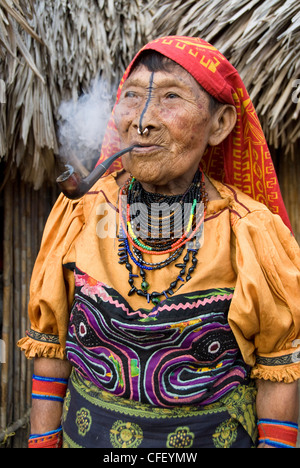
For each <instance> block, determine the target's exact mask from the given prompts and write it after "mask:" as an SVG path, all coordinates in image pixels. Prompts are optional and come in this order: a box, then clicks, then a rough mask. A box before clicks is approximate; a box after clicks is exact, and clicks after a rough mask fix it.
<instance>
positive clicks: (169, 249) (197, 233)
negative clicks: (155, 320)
mask: <svg viewBox="0 0 300 468" xmlns="http://www.w3.org/2000/svg"><path fill="white" fill-rule="evenodd" d="M120 193H121V195H122V197H120V201H119V213H120V235H119V252H118V255H119V257H120V258H119V263H120V264H125V266H126V268H127V270H128V271H129V280H128V282H129V285H130V286H131V289H130V291H129V292H128V295H129V296H131V295H132V294H138V295H139V296H143V297H145V298H146V299H147V301H148V303H149V302H150V301H151V302H152V303H153V304H154V305H158V304H159V302H160V301H161V299H160V298H161V297H162V298H163V299H167V298H168V297H169V296H171V295H173V294H174V292H175V290H176V289H177V285H178V283H179V282H180V283H183V282H186V281H189V280H190V279H191V274H192V273H193V271H194V270H195V268H196V265H197V258H196V256H197V253H198V250H199V248H200V242H199V239H201V236H202V233H203V226H204V217H205V212H206V204H207V194H206V193H205V183H204V175H203V173H201V172H200V171H197V173H196V174H195V177H194V179H193V182H192V184H191V186H190V187H189V189H188V190H187V191H186V192H185V193H184V194H183V195H177V196H171V197H169V196H165V195H160V194H150V193H149V192H146V191H145V190H144V189H143V187H142V186H141V184H140V183H139V182H138V181H136V180H135V178H134V177H131V178H130V179H129V180H128V181H127V182H126V183H125V185H124V187H123V188H122V189H121V192H120ZM124 195H126V200H127V204H126V207H125V206H122V202H123V201H124ZM136 202H138V203H143V206H145V207H146V208H147V214H148V220H149V221H148V227H149V230H150V232H152V230H151V226H152V225H153V224H154V221H155V223H156V227H157V225H161V224H162V223H161V222H162V221H163V219H162V218H161V217H156V218H155V220H154V219H153V216H151V205H152V203H167V204H168V205H169V207H171V206H177V207H178V209H179V210H181V213H182V220H184V219H185V221H186V216H184V215H183V206H184V204H186V203H188V204H189V206H191V208H190V212H189V216H188V221H187V223H185V224H184V226H186V227H185V228H184V229H183V233H182V235H181V236H180V237H179V238H177V239H175V238H174V234H175V230H174V232H173V233H172V235H170V238H168V239H166V238H163V237H161V236H159V238H158V239H157V238H155V240H154V239H153V238H149V237H148V238H146V239H143V241H142V240H141V239H140V238H139V237H138V236H137V234H136V233H135V232H134V227H133V224H134V216H133V215H132V214H131V210H130V208H131V206H132V205H133V204H134V203H136ZM174 204H177V205H174ZM197 206H198V208H199V206H200V207H201V208H202V210H200V213H201V215H200V216H196V207H197ZM198 215H199V213H198ZM175 216H176V213H174V211H171V210H170V215H169V216H168V217H165V218H164V221H168V222H169V226H171V229H173V228H174V218H175ZM199 218H200V219H199ZM156 232H157V231H156ZM159 234H160V235H161V234H162V231H161V230H159ZM185 247H187V253H186V255H185V256H184V258H183V262H182V263H177V264H175V266H176V267H177V268H180V272H179V275H178V276H177V277H176V278H175V280H174V281H172V282H171V283H170V286H169V287H168V288H167V289H166V290H164V291H162V292H156V291H153V292H151V293H150V292H149V288H150V285H149V283H148V282H147V281H146V271H152V270H158V269H162V268H164V267H166V266H167V265H170V264H171V263H172V262H175V261H176V260H177V259H178V258H179V257H180V256H181V255H182V253H183V250H184V249H185ZM147 253H148V254H151V255H165V254H169V257H168V258H167V259H165V260H163V261H161V262H156V263H151V262H147V261H145V260H144V258H143V254H147ZM129 258H130V259H131V260H132V262H133V263H134V264H135V265H136V266H137V267H138V268H139V275H138V274H133V273H132V265H131V263H130V261H129ZM190 260H191V266H190V267H189V268H188V271H186V270H187V264H188V263H189V261H190ZM139 276H140V277H141V280H142V281H141V288H140V289H139V288H137V287H136V286H135V285H134V281H135V278H139ZM184 276H186V277H185V279H184Z"/></svg>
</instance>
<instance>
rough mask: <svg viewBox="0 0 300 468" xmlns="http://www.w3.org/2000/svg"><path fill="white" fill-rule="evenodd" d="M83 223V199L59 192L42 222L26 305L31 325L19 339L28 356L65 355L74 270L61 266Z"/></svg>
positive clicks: (60, 357) (62, 356)
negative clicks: (73, 199)
mask: <svg viewBox="0 0 300 468" xmlns="http://www.w3.org/2000/svg"><path fill="white" fill-rule="evenodd" d="M83 224H84V216H83V202H82V200H80V201H75V202H74V201H70V200H68V199H67V198H66V197H64V196H63V195H60V196H59V198H58V200H57V202H56V204H55V205H54V207H53V209H52V211H51V213H50V216H49V218H48V221H47V223H46V226H45V230H44V234H43V239H42V243H41V248H40V252H39V254H38V257H37V259H36V262H35V266H34V269H33V273H32V277H31V284H30V300H29V306H28V312H29V319H30V324H31V328H30V330H28V331H27V333H26V336H25V337H24V338H22V339H21V340H20V341H19V342H18V346H19V347H20V348H21V349H22V350H23V351H24V352H25V355H26V357H27V358H34V357H50V358H57V359H64V358H65V340H66V334H67V327H68V321H69V312H70V307H71V304H72V301H73V296H74V278H73V272H72V271H70V270H68V269H66V268H65V267H64V266H63V263H64V262H63V259H64V257H65V256H66V255H67V254H68V257H70V258H72V255H70V253H71V252H72V249H73V245H74V241H75V240H76V238H77V236H78V235H79V233H80V232H81V230H82V227H83Z"/></svg>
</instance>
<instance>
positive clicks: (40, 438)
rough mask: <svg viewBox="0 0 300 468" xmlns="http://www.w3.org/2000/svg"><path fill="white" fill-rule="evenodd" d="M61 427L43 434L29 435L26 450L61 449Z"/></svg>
mask: <svg viewBox="0 0 300 468" xmlns="http://www.w3.org/2000/svg"><path fill="white" fill-rule="evenodd" d="M62 441H63V438H62V427H61V426H60V427H59V428H57V429H56V430H53V431H48V432H45V433H43V434H31V435H30V437H29V440H28V448H61V447H62Z"/></svg>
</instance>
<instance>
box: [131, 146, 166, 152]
mask: <svg viewBox="0 0 300 468" xmlns="http://www.w3.org/2000/svg"><path fill="white" fill-rule="evenodd" d="M158 150H161V146H159V145H154V144H147V145H146V144H145V145H141V144H139V145H138V146H135V147H134V148H133V149H132V151H131V153H139V154H145V153H147V154H148V153H152V152H154V151H158Z"/></svg>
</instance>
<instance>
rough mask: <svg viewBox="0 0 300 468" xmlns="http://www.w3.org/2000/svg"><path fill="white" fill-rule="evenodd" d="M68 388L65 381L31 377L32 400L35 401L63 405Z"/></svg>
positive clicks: (36, 376)
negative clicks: (48, 401)
mask: <svg viewBox="0 0 300 468" xmlns="http://www.w3.org/2000/svg"><path fill="white" fill-rule="evenodd" d="M67 386H68V380H67V379H56V378H52V377H41V376H38V375H33V377H32V398H33V399H36V400H52V401H58V402H61V403H63V401H64V397H65V395H66V391H67Z"/></svg>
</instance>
